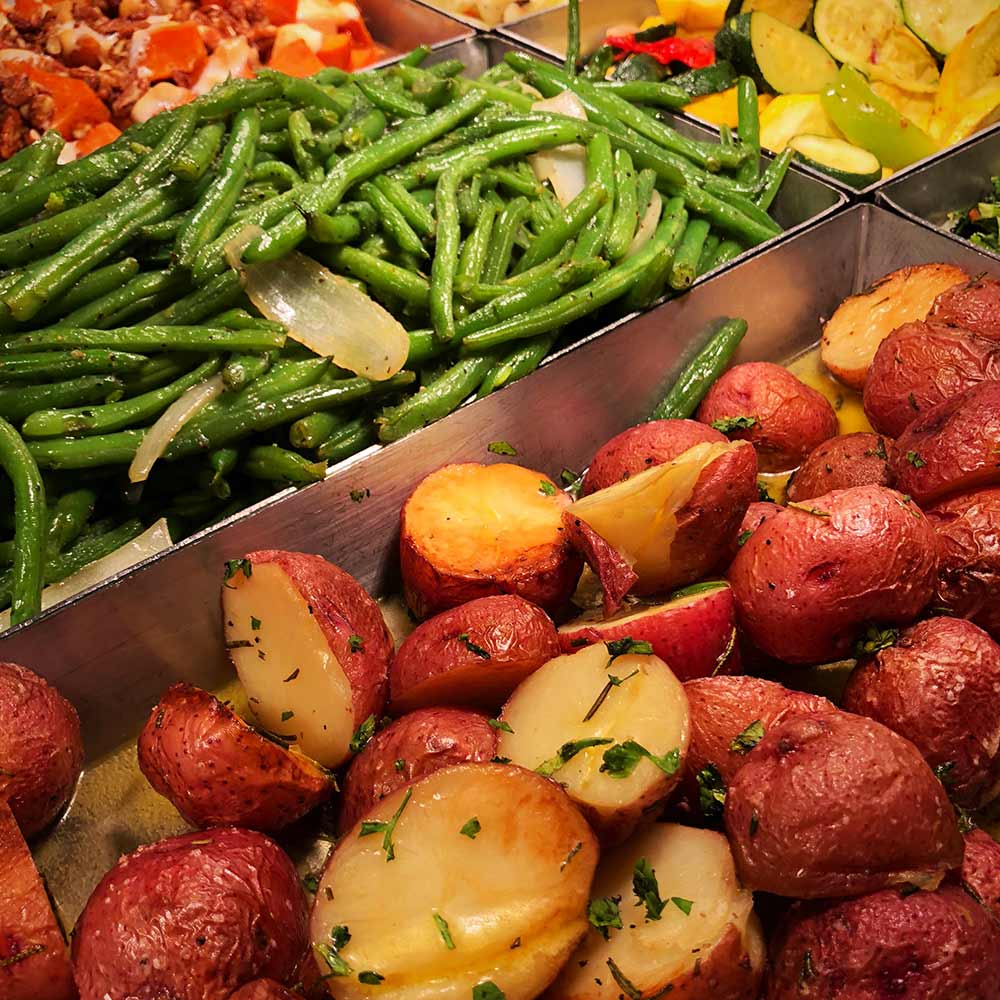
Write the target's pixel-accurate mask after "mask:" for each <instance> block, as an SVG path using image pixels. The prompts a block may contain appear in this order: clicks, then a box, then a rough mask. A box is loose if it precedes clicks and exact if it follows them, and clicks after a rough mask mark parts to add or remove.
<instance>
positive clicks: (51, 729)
mask: <svg viewBox="0 0 1000 1000" xmlns="http://www.w3.org/2000/svg"><path fill="white" fill-rule="evenodd" d="M82 769H83V741H82V740H81V738H80V719H79V716H77V714H76V709H75V708H74V707H73V706H72V705H71V704H70V703H69V702H68V701H67V700H66V699H65V698H64V697H63V696H62V695H61V694H60V693H59V692H58V691H57V690H56V689H55V688H54V687H52V685H51V684H49V683H48V682H46V681H45V680H43V679H42V678H41V677H39V676H38V674H36V673H33V672H32V671H31V670H28V669H27V668H25V667H21V666H18V665H17V664H16V663H0V799H5V800H6V801H7V803H8V804H9V805H10V808H11V811H12V812H13V813H14V818H15V819H16V820H17V822H18V825H19V826H20V827H21V832H22V834H24V836H25V837H29V838H30V837H33V836H34V835H35V834H36V833H39V832H40V831H41V830H44V829H45V827H47V826H48V825H49V824H50V823H51V822H52V821H53V820H54V819H55V818H56V816H57V815H58V814H59V812H60V811H61V810H62V808H63V806H65V805H66V803H67V802H68V801H69V798H70V796H71V795H72V794H73V789H74V788H75V787H76V782H77V779H78V778H79V777H80V772H81V770H82Z"/></svg>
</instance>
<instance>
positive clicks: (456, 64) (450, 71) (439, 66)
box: [428, 59, 465, 77]
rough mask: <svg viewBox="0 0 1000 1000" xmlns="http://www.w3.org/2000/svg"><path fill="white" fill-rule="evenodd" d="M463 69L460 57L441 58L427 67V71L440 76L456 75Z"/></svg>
mask: <svg viewBox="0 0 1000 1000" xmlns="http://www.w3.org/2000/svg"><path fill="white" fill-rule="evenodd" d="M464 71H465V63H463V62H462V60H461V59H442V60H441V62H439V63H435V64H434V65H433V66H431V67H429V69H428V72H429V73H433V74H434V75H435V76H441V77H452V76H458V75H459V74H460V73H463V72H464Z"/></svg>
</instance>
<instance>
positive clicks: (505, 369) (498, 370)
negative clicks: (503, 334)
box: [476, 330, 559, 399]
mask: <svg viewBox="0 0 1000 1000" xmlns="http://www.w3.org/2000/svg"><path fill="white" fill-rule="evenodd" d="M558 336H559V331H558V330H553V331H552V332H551V333H543V334H542V335H541V336H540V337H536V338H535V339H534V340H528V341H525V342H524V343H523V344H518V346H517V347H515V348H514V349H513V350H512V351H511V352H510V353H509V354H508V355H507V356H506V357H505V358H503V359H502V360H501V361H498V362H497V363H496V364H495V365H494V366H493V367H492V368H491V369H490V372H489V374H488V375H487V376H486V378H484V379H483V383H482V385H480V387H479V391H478V392H477V393H476V398H477V399H482V398H483V397H484V396H488V395H489V394H490V393H491V392H496V390H497V389H502V388H503V387H504V386H505V385H510V384H511V383H512V382H516V381H517V380H518V379H519V378H524V376H525V375H530V374H531V373H532V372H533V371H534V370H535V369H536V368H537V367H538V366H539V365H540V364H541V363H542V362H543V361H544V360H545V358H546V356H547V355H548V353H549V351H551V350H552V345H553V344H554V343H555V342H556V339H557V338H558Z"/></svg>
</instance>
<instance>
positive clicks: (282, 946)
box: [73, 827, 308, 1000]
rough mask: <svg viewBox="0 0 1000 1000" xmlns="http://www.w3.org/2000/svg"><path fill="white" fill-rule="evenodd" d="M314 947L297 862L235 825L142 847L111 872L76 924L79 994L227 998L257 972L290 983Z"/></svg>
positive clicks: (120, 999) (125, 998)
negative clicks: (308, 947)
mask: <svg viewBox="0 0 1000 1000" xmlns="http://www.w3.org/2000/svg"><path fill="white" fill-rule="evenodd" d="M307 946H308V908H307V904H306V899H305V894H304V892H303V890H302V886H301V884H300V882H299V877H298V874H297V873H296V871H295V866H294V865H293V864H292V862H291V860H290V859H289V858H288V856H287V855H286V854H285V853H284V851H282V850H281V848H280V847H278V845H277V844H275V843H274V841H272V840H269V839H268V838H267V837H265V836H264V835H263V834H260V833H255V832H253V831H251V830H239V829H236V828H235V827H229V828H223V829H215V830H203V831H201V832H198V833H189V834H185V835H184V836H181V837H170V838H168V839H167V840H161V841H159V842H158V843H156V844H149V845H147V846H145V847H140V848H139V849H138V850H137V851H134V852H133V853H132V854H128V855H126V856H125V857H124V858H122V859H121V861H119V862H118V864H117V865H116V866H115V867H114V868H112V869H111V871H110V872H108V874H107V875H105V876H104V878H103V879H102V880H101V881H100V883H99V884H98V886H97V888H96V889H95V890H94V891H93V893H92V894H91V897H90V899H89V900H88V901H87V905H86V907H85V908H84V910H83V913H82V914H81V915H80V919H79V921H78V922H77V925H76V930H75V931H74V933H73V971H74V973H75V975H76V984H77V988H78V989H79V990H80V1000H131V998H133V997H150V998H153V997H157V998H159V997H170V1000H228V997H229V996H230V994H231V993H232V992H233V991H234V990H235V989H237V988H238V987H240V986H243V985H245V984H247V983H250V982H253V981H254V980H255V979H262V978H263V979H274V980H275V981H276V982H279V983H289V982H290V980H291V977H292V975H293V974H294V972H295V970H296V967H297V965H298V963H299V961H300V960H301V958H302V955H303V953H304V952H305V950H306V947H307Z"/></svg>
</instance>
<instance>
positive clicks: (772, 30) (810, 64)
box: [715, 11, 837, 94]
mask: <svg viewBox="0 0 1000 1000" xmlns="http://www.w3.org/2000/svg"><path fill="white" fill-rule="evenodd" d="M715 50H716V53H717V54H718V56H719V58H720V59H728V60H729V62H731V63H732V64H733V66H734V67H735V68H736V69H737V71H739V72H741V73H746V74H747V75H748V76H752V77H753V78H754V82H755V83H756V84H757V86H758V87H759V88H761V89H762V90H768V91H772V92H774V93H778V94H818V93H819V92H820V91H822V90H823V89H825V88H826V87H827V86H828V85H829V84H831V83H832V82H833V81H834V79H835V78H836V76H837V64H836V63H835V62H834V61H833V60H832V59H831V58H830V56H829V55H827V53H826V52H824V51H823V47H822V46H821V45H819V44H817V43H816V41H815V40H814V39H812V38H810V37H809V36H808V35H806V34H803V33H802V32H801V31H796V30H795V29H794V28H790V27H789V26H788V25H787V24H785V23H784V22H783V21H779V20H778V19H777V18H776V17H772V15H770V14H766V13H765V12H764V11H756V12H755V13H753V14H738V15H737V16H736V17H732V18H730V19H729V20H728V21H727V22H726V23H725V24H724V25H723V27H722V29H721V30H720V31H719V33H718V34H717V35H716V36H715Z"/></svg>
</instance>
